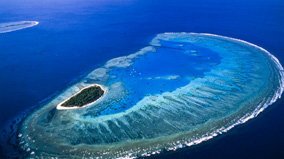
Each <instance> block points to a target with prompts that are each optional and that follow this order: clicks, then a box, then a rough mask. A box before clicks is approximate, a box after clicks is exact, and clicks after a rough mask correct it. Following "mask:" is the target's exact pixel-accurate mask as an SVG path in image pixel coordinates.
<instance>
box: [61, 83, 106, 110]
mask: <svg viewBox="0 0 284 159" xmlns="http://www.w3.org/2000/svg"><path fill="white" fill-rule="evenodd" d="M93 86H99V87H100V88H101V89H102V90H103V91H104V94H103V95H102V96H101V97H100V98H98V99H97V100H95V101H93V102H92V103H89V104H86V105H84V106H73V107H65V106H62V104H63V103H65V102H66V101H68V100H69V99H71V98H72V97H74V96H76V95H77V94H79V93H81V92H82V91H83V90H85V89H87V88H89V87H93ZM106 93H107V88H104V87H103V86H101V85H99V84H92V85H90V86H88V87H85V88H83V89H81V90H80V91H79V92H77V93H76V94H74V95H72V96H71V97H69V98H67V99H65V100H64V101H63V102H61V103H59V104H58V105H57V106H56V109H57V110H69V109H81V108H85V107H88V106H90V105H92V104H95V103H96V102H98V101H99V100H100V99H102V98H103V97H104V96H105V94H106Z"/></svg>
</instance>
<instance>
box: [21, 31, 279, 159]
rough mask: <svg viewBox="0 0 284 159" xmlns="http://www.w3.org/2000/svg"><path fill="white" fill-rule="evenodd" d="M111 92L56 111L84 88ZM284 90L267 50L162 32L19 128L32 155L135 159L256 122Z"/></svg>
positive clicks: (229, 40) (208, 36) (109, 63)
mask: <svg viewBox="0 0 284 159" xmlns="http://www.w3.org/2000/svg"><path fill="white" fill-rule="evenodd" d="M95 83H96V84H100V85H103V86H104V87H106V88H107V89H108V93H107V94H106V95H105V96H104V97H103V98H102V99H101V100H100V101H99V102H97V103H95V104H93V105H91V106H89V107H86V108H82V109H73V110H57V109H56V106H57V104H59V103H60V102H62V101H63V100H65V99H67V98H68V97H70V96H71V95H73V94H75V93H76V92H78V91H79V90H80V89H82V88H83V87H86V86H89V85H92V84H95ZM282 92H283V68H282V66H281V64H280V63H279V62H278V60H277V59H276V58H275V57H274V56H273V55H271V54H270V53H269V52H268V51H266V50H265V49H263V48H261V47H258V46H256V45H254V44H251V43H248V42H245V41H242V40H238V39H233V38H229V37H223V36H218V35H213V34H200V33H163V34H158V35H157V36H156V37H155V38H154V39H153V40H152V41H151V42H150V44H149V46H147V47H145V48H142V49H141V50H140V51H138V52H136V53H134V54H131V55H128V56H123V57H118V58H115V59H111V60H109V61H107V62H106V63H105V64H104V65H103V66H102V67H100V68H97V69H95V70H94V71H92V72H91V73H89V74H88V75H87V76H86V77H85V78H84V79H82V80H81V81H80V82H79V83H77V84H75V85H73V86H72V87H70V88H68V89H66V90H65V91H64V92H62V93H61V94H59V95H58V96H57V97H55V98H54V99H52V100H51V101H50V102H49V103H47V104H46V105H44V106H43V107H41V108H40V109H38V110H36V111H35V112H33V113H31V114H30V115H29V116H28V117H27V118H26V119H25V120H24V121H23V123H22V125H21V128H20V130H19V134H18V137H19V140H20V141H19V143H20V145H21V147H22V149H23V150H25V151H27V152H28V153H29V154H30V157H66V158H68V157H72V158H82V156H84V157H94V158H95V157H98V158H119V157H129V158H135V157H140V156H149V155H151V154H156V153H160V152H161V151H170V150H176V149H178V148H183V147H186V146H191V145H194V144H198V143H201V142H202V141H206V140H209V139H211V138H213V137H214V136H217V135H219V134H222V133H223V132H226V131H228V130H230V129H231V128H233V127H234V126H235V125H238V124H241V123H244V122H246V121H247V120H249V119H251V118H254V117H256V116H257V115H258V114H259V113H260V112H262V111H263V110H264V109H265V108H266V107H267V106H269V105H270V104H272V103H274V102H275V101H276V100H277V99H278V98H279V97H280V96H281V94H282Z"/></svg>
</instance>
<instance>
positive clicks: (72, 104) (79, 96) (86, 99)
mask: <svg viewBox="0 0 284 159" xmlns="http://www.w3.org/2000/svg"><path fill="white" fill-rule="evenodd" d="M106 93H107V89H106V88H104V87H103V86H101V85H98V84H93V85H90V86H88V87H85V88H83V89H81V90H80V91H79V92H78V93H76V94H74V95H72V96H71V97H69V98H67V99H66V100H64V101H63V102H61V103H59V104H58V105H57V107H56V109H57V110H67V109H80V108H85V107H87V106H90V105H92V104H94V103H96V102H98V101H99V100H100V99H102V98H103V96H104V95H105V94H106Z"/></svg>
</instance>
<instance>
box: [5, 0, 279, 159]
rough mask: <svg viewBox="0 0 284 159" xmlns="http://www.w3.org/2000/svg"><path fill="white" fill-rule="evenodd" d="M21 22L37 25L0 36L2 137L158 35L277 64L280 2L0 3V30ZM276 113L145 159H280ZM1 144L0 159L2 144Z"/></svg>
mask: <svg viewBox="0 0 284 159" xmlns="http://www.w3.org/2000/svg"><path fill="white" fill-rule="evenodd" d="M25 20H26V21H38V22H39V25H37V26H34V27H31V28H27V29H23V30H18V31H14V32H9V33H4V34H0V48H1V51H0V112H1V115H0V121H1V122H0V128H1V134H2V135H1V136H3V134H5V133H9V132H10V131H11V128H14V126H13V123H17V122H20V119H21V118H22V117H21V116H22V115H23V114H25V113H26V112H29V111H31V110H32V109H34V108H37V107H40V106H41V105H42V103H44V102H46V101H48V99H49V98H51V97H54V96H55V95H56V94H58V93H60V92H61V91H62V90H64V89H66V88H68V86H70V85H71V84H74V83H76V82H77V81H79V80H80V79H81V78H82V77H84V75H86V74H87V73H89V72H90V71H92V70H93V69H95V68H96V67H98V66H101V65H102V64H104V63H105V62H106V61H108V60H110V59H112V58H115V57H119V56H123V55H129V54H131V53H135V52H137V51H138V50H139V49H141V48H143V47H145V46H147V45H148V44H149V42H150V41H151V39H152V38H153V37H155V36H156V34H159V33H164V32H197V33H212V34H218V35H223V36H228V37H233V38H237V39H242V40H245V41H248V42H251V43H253V44H256V45H258V46H261V47H263V48H265V49H267V50H268V51H269V52H271V53H272V54H273V55H275V56H276V57H277V58H278V59H279V61H280V63H282V65H283V64H284V45H283V44H284V1H283V0H250V1H248V0H230V1H228V0H214V1H212V0H180V1H172V0H163V1H162V0H151V1H150V0H148V1H146V0H41V1H35V0H9V1H4V0H1V2H0V23H4V22H14V21H25ZM283 114H284V99H283V98H282V99H280V100H278V101H277V102H276V103H274V104H273V105H271V106H270V107H269V108H268V109H266V110H265V111H264V112H262V113H261V114H260V115H259V116H258V117H256V118H254V119H252V120H250V121H248V122H247V123H245V124H242V125H240V126H237V127H235V128H234V129H232V130H230V131H229V132H228V133H226V134H223V135H220V136H218V137H216V138H214V139H212V140H209V141H207V142H204V143H201V144H199V145H196V146H192V147H189V148H185V149H180V150H177V151H174V152H167V153H162V154H161V155H159V156H152V157H153V158H175V159H182V158H193V159H195V158H198V159H203V158H205V159H207V158H218V159H228V158H229V159H232V158H236V159H243V158H250V159H251V158H265V159H266V158H267V159H278V158H279V159H280V158H284V135H283V134H284V115H283ZM1 142H2V144H1V145H2V147H0V158H1V157H2V158H5V157H4V155H5V154H6V148H5V147H4V146H5V143H4V142H6V141H4V140H3V139H2V141H1ZM3 143H4V144H3ZM3 145H4V146H3ZM4 150H5V151H4ZM152 157H151V158H152Z"/></svg>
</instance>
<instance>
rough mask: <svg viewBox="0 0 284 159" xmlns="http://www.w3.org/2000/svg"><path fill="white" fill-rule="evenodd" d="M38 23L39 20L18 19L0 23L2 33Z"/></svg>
mask: <svg viewBox="0 0 284 159" xmlns="http://www.w3.org/2000/svg"><path fill="white" fill-rule="evenodd" d="M38 24H39V22H37V21H18V22H8V23H0V33H7V32H12V31H16V30H21V29H25V28H29V27H32V26H35V25H38Z"/></svg>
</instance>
